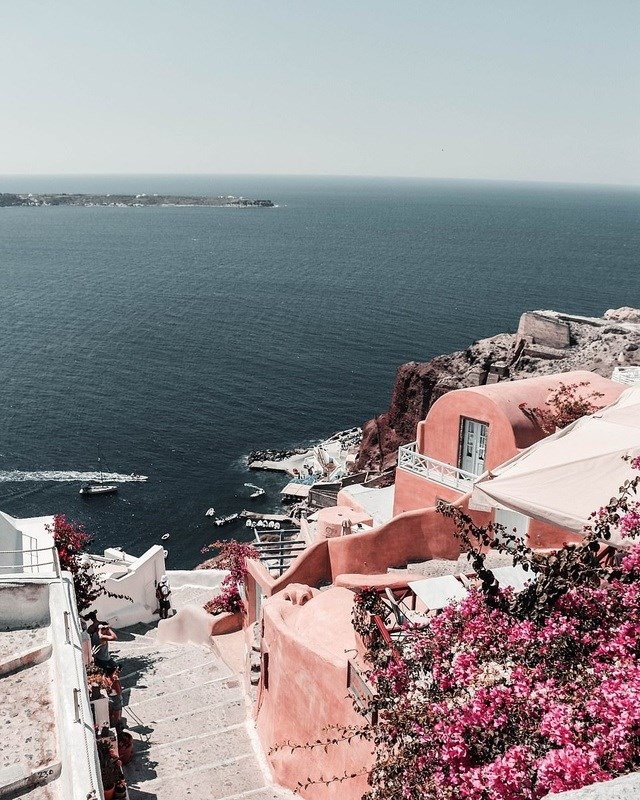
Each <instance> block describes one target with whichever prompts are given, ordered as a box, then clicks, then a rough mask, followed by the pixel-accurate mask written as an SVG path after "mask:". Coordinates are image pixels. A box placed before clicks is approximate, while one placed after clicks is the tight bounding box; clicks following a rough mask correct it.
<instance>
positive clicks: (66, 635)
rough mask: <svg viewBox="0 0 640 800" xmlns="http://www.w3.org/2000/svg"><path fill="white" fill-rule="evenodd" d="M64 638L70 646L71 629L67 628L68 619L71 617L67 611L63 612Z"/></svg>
mask: <svg viewBox="0 0 640 800" xmlns="http://www.w3.org/2000/svg"><path fill="white" fill-rule="evenodd" d="M63 616H64V638H65V640H66V643H67V644H71V628H70V627H69V617H70V616H71V615H70V614H69V612H68V611H65V612H64V615H63Z"/></svg>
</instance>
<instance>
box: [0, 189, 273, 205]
mask: <svg viewBox="0 0 640 800" xmlns="http://www.w3.org/2000/svg"><path fill="white" fill-rule="evenodd" d="M15 206H85V207H91V206H106V207H111V208H141V207H145V206H217V207H223V208H273V207H274V203H273V202H272V201H271V200H252V199H249V198H246V197H235V196H234V195H218V196H217V197H199V196H190V195H170V194H67V193H66V192H63V193H61V194H42V193H31V192H29V193H28V194H11V193H8V192H3V193H0V208H10V207H15Z"/></svg>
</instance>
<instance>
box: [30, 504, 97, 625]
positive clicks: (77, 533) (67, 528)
mask: <svg viewBox="0 0 640 800" xmlns="http://www.w3.org/2000/svg"><path fill="white" fill-rule="evenodd" d="M45 527H46V529H47V531H48V532H49V533H50V534H51V535H52V536H53V542H54V544H55V547H56V550H57V551H58V558H59V559H60V568H61V569H63V570H66V571H67V572H70V573H71V575H72V577H73V588H74V590H75V595H76V605H77V606H78V611H81V612H82V611H85V610H86V609H87V608H89V606H91V605H92V604H93V602H94V601H95V600H96V599H97V598H98V597H100V595H102V594H105V590H104V586H103V584H102V582H101V581H100V580H98V578H97V577H96V576H95V574H94V572H93V569H92V568H91V564H90V563H89V562H88V560H87V559H86V556H85V553H86V550H87V547H88V546H89V544H90V543H91V541H92V539H93V536H92V535H91V534H90V533H87V532H86V530H85V529H84V526H83V525H80V524H79V523H77V522H70V521H69V520H68V519H67V518H66V517H65V515H64V514H56V515H55V516H54V518H53V525H46V526H45Z"/></svg>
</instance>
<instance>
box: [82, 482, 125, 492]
mask: <svg viewBox="0 0 640 800" xmlns="http://www.w3.org/2000/svg"><path fill="white" fill-rule="evenodd" d="M117 491H118V487H117V486H116V484H115V483H103V482H102V481H97V482H96V483H87V484H85V485H84V486H81V487H80V492H79V493H80V494H114V493H115V492H117Z"/></svg>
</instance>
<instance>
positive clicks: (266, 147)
mask: <svg viewBox="0 0 640 800" xmlns="http://www.w3.org/2000/svg"><path fill="white" fill-rule="evenodd" d="M0 26H1V30H2V33H3V36H2V40H3V41H2V47H1V48H0V101H1V105H0V109H1V112H0V113H1V121H0V174H129V173H131V174H142V173H159V174H172V173H177V174H190V173H195V174H220V173H222V174H224V173H227V174H271V175H274V174H298V175H353V176H358V175H367V176H368V175H372V176H399V177H400V176H401V177H426V178H429V177H432V178H454V179H458V178H469V179H491V180H519V181H551V182H571V183H574V182H576V183H596V184H621V185H632V186H637V185H640V3H638V2H637V0H602V2H594V1H593V0H575V1H574V0H536V2H533V0H532V1H531V2H523V1H522V0H482V2H478V0H468V1H467V0H439V1H438V2H435V1H433V0H415V1H414V0H396V2H391V1H390V0H321V2H319V3H310V2H307V1H306V0H268V1H262V0H260V1H259V0H243V1H242V2H231V1H230V0H224V2H219V1H218V0H108V1H107V0H102V2H99V0H48V1H47V0H0Z"/></svg>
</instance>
